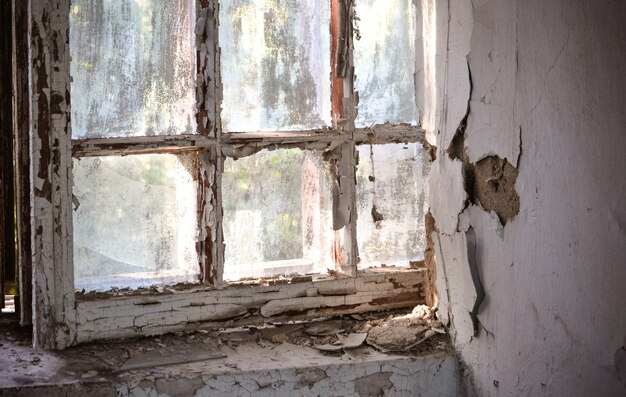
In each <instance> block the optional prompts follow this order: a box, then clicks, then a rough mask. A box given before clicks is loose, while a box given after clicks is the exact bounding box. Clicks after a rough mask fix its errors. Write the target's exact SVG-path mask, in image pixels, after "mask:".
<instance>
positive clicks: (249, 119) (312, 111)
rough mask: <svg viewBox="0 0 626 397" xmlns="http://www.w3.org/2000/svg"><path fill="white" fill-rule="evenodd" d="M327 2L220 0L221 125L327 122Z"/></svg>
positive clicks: (256, 127) (244, 128) (288, 126)
mask: <svg viewBox="0 0 626 397" xmlns="http://www.w3.org/2000/svg"><path fill="white" fill-rule="evenodd" d="M327 1H328V0H307V1H297V0H222V1H221V2H220V3H221V5H220V31H219V34H220V46H221V65H222V86H223V90H224V96H223V101H222V113H221V115H222V129H223V130H224V131H232V132H254V131H285V130H302V129H314V128H319V127H325V126H328V125H330V53H329V52H330V49H329V46H330V35H329V15H330V13H329V5H328V2H327Z"/></svg>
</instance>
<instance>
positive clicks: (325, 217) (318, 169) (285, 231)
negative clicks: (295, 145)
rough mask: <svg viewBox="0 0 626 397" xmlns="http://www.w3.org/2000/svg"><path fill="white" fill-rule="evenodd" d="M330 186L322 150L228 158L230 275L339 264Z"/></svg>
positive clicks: (224, 189)
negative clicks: (335, 256) (335, 258)
mask: <svg viewBox="0 0 626 397" xmlns="http://www.w3.org/2000/svg"><path fill="white" fill-rule="evenodd" d="M330 186H331V182H330V174H329V172H328V170H327V169H326V166H325V164H324V163H323V162H322V159H321V155H320V154H319V153H317V152H312V151H301V150H299V149H284V150H276V151H262V152H260V153H258V154H256V155H254V156H249V157H245V158H242V159H239V160H233V159H231V158H228V159H226V161H225V163H224V174H223V177H222V201H223V208H224V223H223V225H224V242H225V244H226V255H225V256H226V258H225V265H224V279H226V280H235V279H239V278H242V277H258V276H270V275H276V274H291V273H299V274H304V273H310V272H317V273H319V272H325V271H326V269H327V268H333V266H331V265H330V263H332V257H331V254H332V240H331V237H332V235H333V233H332V207H331V204H332V203H331V197H330V192H331V189H330Z"/></svg>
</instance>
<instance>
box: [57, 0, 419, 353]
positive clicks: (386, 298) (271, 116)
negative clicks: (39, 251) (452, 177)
mask: <svg viewBox="0 0 626 397" xmlns="http://www.w3.org/2000/svg"><path fill="white" fill-rule="evenodd" d="M68 13H69V20H68V21H69V22H68V23H69V52H70V55H71V62H70V61H69V57H68V58H67V62H68V63H69V66H70V73H71V83H70V85H69V86H70V95H71V101H69V103H70V109H71V117H70V118H69V121H68V124H70V125H71V138H72V141H71V147H72V161H71V162H70V164H71V175H72V179H71V181H73V184H72V188H71V197H68V198H67V199H66V200H71V208H72V211H71V218H65V219H71V220H72V225H73V230H72V234H71V236H72V239H71V240H72V242H73V249H72V251H71V252H72V253H73V254H72V255H71V256H70V257H69V259H71V261H69V266H70V267H71V269H70V271H69V274H71V275H72V277H71V280H73V281H72V282H73V287H74V289H75V290H77V291H78V293H77V294H76V296H75V299H76V304H75V323H74V326H75V333H74V334H72V335H74V338H73V339H72V340H71V341H69V342H68V343H75V342H81V341H87V340H92V339H97V338H107V337H115V336H130V335H137V334H150V333H159V332H166V331H168V330H175V329H180V328H181V327H184V326H186V325H187V324H189V323H194V322H200V321H203V322H219V323H220V324H226V323H228V324H243V323H246V322H258V321H263V319H266V318H278V319H280V318H307V317H315V316H323V315H330V314H334V313H342V312H359V311H366V310H373V309H384V308H392V307H400V306H407V305H413V304H416V303H419V302H421V301H422V300H423V293H424V291H423V285H422V281H423V272H424V271H425V270H424V268H422V267H420V266H419V265H420V260H422V259H423V258H422V255H423V251H424V248H425V237H424V236H425V233H424V221H423V216H424V211H425V208H426V203H425V191H424V186H425V183H424V178H425V177H426V174H427V172H428V161H429V160H428V159H427V156H426V153H425V151H424V149H423V147H422V142H423V131H422V130H421V129H420V128H418V127H417V125H416V124H417V120H416V114H417V112H416V108H415V87H414V80H413V75H414V69H415V66H414V65H415V43H414V37H415V33H414V26H413V25H414V17H415V16H414V5H413V3H412V1H410V0H402V1H400V2H388V1H383V0H358V1H356V2H349V1H348V2H344V1H338V0H313V1H295V0H221V1H219V2H218V1H216V0H208V1H207V0H201V1H200V0H199V1H195V0H175V1H168V2H152V1H139V0H111V1H92V0H72V2H71V6H70V7H69V12H68ZM357 22H358V23H357ZM355 24H356V26H353V25H355ZM67 205H68V207H69V204H67ZM92 291H98V292H100V293H92ZM102 292H104V294H103V293H102ZM162 292H167V293H166V294H162ZM65 314H66V313H65Z"/></svg>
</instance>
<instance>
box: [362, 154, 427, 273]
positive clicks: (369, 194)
mask: <svg viewBox="0 0 626 397" xmlns="http://www.w3.org/2000/svg"><path fill="white" fill-rule="evenodd" d="M358 153H359V165H358V167H357V211H358V212H357V215H358V218H357V240H358V244H359V257H360V258H361V262H360V263H359V267H361V268H363V267H368V266H374V265H381V264H385V265H396V266H408V265H409V261H416V260H421V259H424V249H425V248H426V234H425V231H424V214H425V211H427V210H428V204H427V202H426V191H425V187H426V186H425V175H426V172H428V167H429V163H428V160H427V157H426V155H425V153H424V151H423V149H422V145H421V144H419V143H412V144H408V145H403V144H388V145H374V146H359V147H358Z"/></svg>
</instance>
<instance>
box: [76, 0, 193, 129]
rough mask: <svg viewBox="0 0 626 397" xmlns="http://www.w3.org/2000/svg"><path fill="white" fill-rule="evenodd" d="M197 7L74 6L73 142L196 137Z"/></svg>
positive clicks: (125, 0)
mask: <svg viewBox="0 0 626 397" xmlns="http://www.w3.org/2000/svg"><path fill="white" fill-rule="evenodd" d="M194 9H195V0H167V1H149V0H106V1H103V0H72V5H71V8H70V54H71V56H72V62H71V65H70V72H71V75H72V84H71V93H72V137H73V138H96V137H105V138H108V137H127V136H144V135H175V134H183V133H185V134H190V133H193V132H195V121H194V109H195V95H194V92H195V91H194V75H195V71H194V62H195V55H194V52H195V36H194V35H193V30H192V27H193V25H194V23H195V22H194V20H195V17H194Z"/></svg>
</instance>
